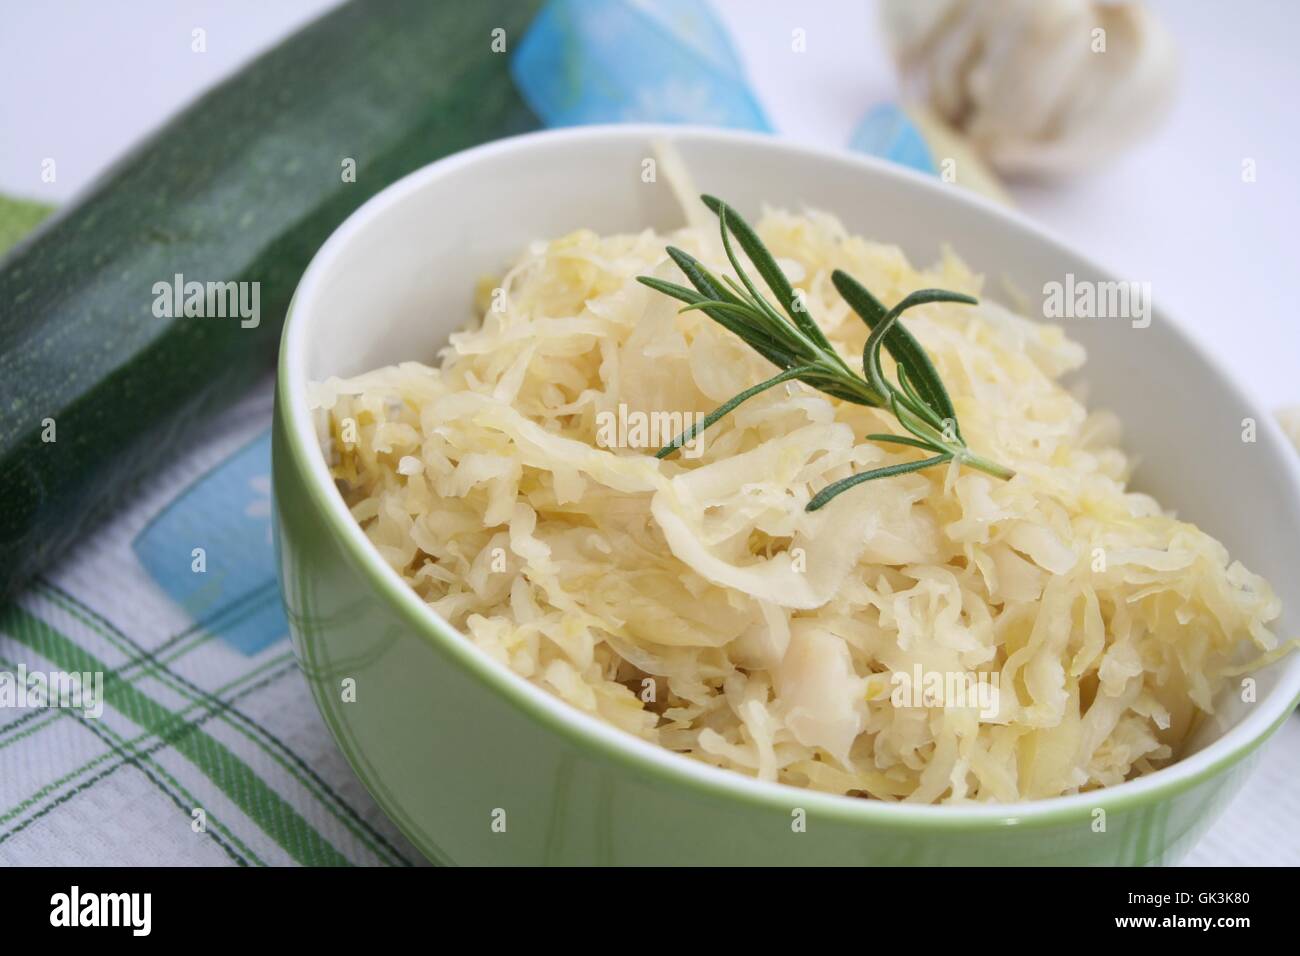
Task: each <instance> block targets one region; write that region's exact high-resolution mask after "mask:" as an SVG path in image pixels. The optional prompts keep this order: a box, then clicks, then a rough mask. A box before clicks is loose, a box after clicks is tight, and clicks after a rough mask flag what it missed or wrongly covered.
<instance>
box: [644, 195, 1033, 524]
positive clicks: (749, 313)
mask: <svg viewBox="0 0 1300 956" xmlns="http://www.w3.org/2000/svg"><path fill="white" fill-rule="evenodd" d="M701 199H703V201H704V204H705V205H706V206H707V207H708V208H709V209H711V210H712V211H713V212H714V213H716V214H717V216H718V227H719V231H720V232H721V234H722V247H723V249H724V250H725V252H726V254H727V260H728V261H729V262H730V263H731V267H732V269H733V270H734V271H735V273H736V278H735V279H733V278H732V277H731V276H726V275H724V276H722V277H720V278H719V277H718V276H717V275H715V274H714V273H712V272H710V271H709V269H708V267H707V266H705V265H704V264H703V263H702V262H700V261H699V260H698V259H696V258H695V257H694V256H692V255H690V254H689V253H687V252H684V251H683V250H681V249H678V248H675V247H673V246H668V247H667V250H668V255H669V256H670V257H671V258H672V260H673V261H674V262H675V263H676V264H677V266H678V268H680V269H681V270H682V273H683V274H684V275H685V276H686V278H687V279H688V280H690V283H691V285H693V286H694V287H695V288H694V290H691V289H688V288H686V287H685V286H680V285H677V284H676V283H672V282H666V281H664V280H663V279H659V278H656V277H654V276H638V277H637V278H638V280H639V281H640V282H642V283H644V284H645V285H647V286H649V287H650V288H652V289H654V290H655V291H656V292H661V293H663V294H664V295H668V296H672V297H673V298H675V299H678V300H679V301H681V302H685V303H686V304H685V305H684V306H683V307H682V309H681V310H680V311H682V312H690V311H700V312H703V313H704V314H705V315H707V316H708V317H709V318H711V319H713V320H714V321H715V322H717V323H718V324H719V325H721V326H722V327H723V328H725V329H727V330H728V331H729V332H732V333H734V334H735V335H737V336H738V337H740V338H741V339H742V340H743V341H744V342H745V343H746V344H747V345H749V346H750V348H752V349H754V351H756V352H758V354H760V355H762V356H763V357H764V358H765V359H767V360H768V361H769V362H771V363H772V364H773V365H776V366H777V367H778V368H780V369H782V371H781V372H780V373H779V374H777V375H774V376H772V377H771V378H769V379H767V380H766V381H763V382H760V383H759V384H757V385H754V386H752V387H750V388H747V389H744V390H743V391H741V392H740V393H739V394H737V395H735V396H733V397H732V398H730V399H729V400H727V401H726V402H723V403H722V404H721V405H719V406H718V407H717V408H715V409H714V410H713V411H712V412H710V413H709V414H708V415H707V416H705V417H704V419H703V420H702V421H700V422H698V423H697V424H695V425H693V426H691V427H690V428H688V429H686V430H685V431H683V432H682V433H681V434H680V435H678V436H677V437H676V438H674V439H673V440H672V441H671V442H669V443H668V444H667V445H664V446H663V447H662V448H660V449H659V451H658V453H657V454H656V457H658V458H666V457H667V456H668V455H671V454H672V453H673V452H674V451H676V450H677V449H678V448H681V447H683V446H685V445H687V444H688V443H690V442H691V441H693V440H694V439H695V438H696V436H698V435H699V434H700V432H702V431H704V430H705V429H706V428H709V427H710V426H711V425H714V424H715V423H717V422H718V421H720V420H721V419H722V418H723V417H725V416H726V415H728V414H730V413H731V412H732V411H734V410H735V409H736V408H737V406H739V405H740V404H741V403H743V402H746V401H748V400H749V399H751V398H753V397H754V396H755V395H758V394H760V393H762V392H765V391H767V390H768V389H769V388H774V387H776V386H777V385H781V384H783V383H785V382H789V381H792V380H798V381H801V382H803V383H804V384H806V385H811V386H812V387H813V388H815V389H817V390H818V391H821V392H824V393H826V394H828V395H831V396H833V397H835V398H839V399H842V400H844V401H849V402H853V403H855V404H858V405H868V406H871V407H873V408H884V409H888V410H889V411H890V412H892V413H893V415H894V418H895V419H897V421H898V423H899V424H900V425H902V426H903V428H904V429H906V430H907V431H908V432H910V433H911V435H912V436H913V437H910V438H908V437H906V436H899V435H868V436H867V438H868V439H871V440H873V441H884V442H892V443H894V444H901V445H909V446H912V447H915V448H920V449H922V450H925V451H929V452H933V453H934V454H933V456H932V457H930V458H924V459H920V460H918V461H912V462H904V463H902V464H895V465H889V466H886V467H883V468H874V469H872V470H870V471H864V472H859V473H857V474H855V475H850V476H849V477H847V478H843V479H841V480H839V481H836V482H833V483H831V484H829V485H827V486H826V487H825V488H823V489H822V490H821V491H820V492H818V493H817V494H816V495H814V496H813V497H812V499H811V500H810V501H809V502H808V505H807V509H808V510H809V511H816V510H817V509H819V508H821V507H822V506H824V505H825V504H826V503H827V502H829V501H830V500H831V499H833V498H835V497H836V496H837V495H839V494H841V493H842V492H845V491H848V490H849V489H850V488H853V487H855V486H856V485H860V484H862V483H863V482H866V481H872V480H875V479H877V478H888V477H890V476H892V475H902V474H908V473H909V472H914V471H920V470H921V469H923V468H931V467H934V466H935V465H942V464H946V463H948V462H951V461H956V462H958V463H959V464H962V465H967V466H969V467H971V468H974V469H976V470H977V471H982V472H984V473H985V474H988V475H992V476H993V477H995V478H1001V479H1003V480H1006V479H1009V478H1011V477H1013V476H1014V474H1015V472H1013V471H1012V470H1011V469H1010V468H1006V467H1004V466H1003V465H999V464H998V463H996V462H994V461H990V460H989V459H987V458H983V457H981V456H979V455H976V454H975V453H974V452H972V451H971V450H970V449H969V448H967V447H966V441H965V439H964V438H963V437H962V434H961V427H960V426H959V425H958V423H957V413H956V411H955V410H954V409H953V404H952V399H951V398H950V397H949V395H948V390H947V389H946V388H945V387H944V384H943V381H942V380H941V379H940V378H939V373H938V372H937V371H936V370H935V367H934V363H932V362H931V361H930V359H929V356H927V355H926V354H925V350H924V349H923V348H922V347H921V345H920V343H918V342H917V341H916V339H914V338H913V337H912V335H911V333H909V332H908V331H907V330H906V329H905V328H903V326H902V325H901V323H900V322H899V319H900V317H901V316H902V314H903V313H904V312H906V311H907V310H908V309H911V308H915V307H916V306H920V305H926V304H928V303H932V302H952V303H962V304H966V305H977V304H978V300H976V299H974V298H972V297H971V296H969V295H965V294H964V293H960V292H949V291H946V290H944V289H920V290H918V291H916V292H912V293H910V294H909V295H907V296H905V297H904V298H903V299H902V300H901V301H899V302H898V303H897V304H896V305H895V306H894V307H893V308H892V309H886V308H885V307H884V305H882V304H881V303H880V301H879V300H878V299H877V298H876V297H875V296H874V295H872V294H871V293H870V292H869V291H868V290H867V288H866V287H865V286H863V285H862V284H860V283H859V282H857V281H856V280H855V279H854V278H853V277H852V276H850V275H848V274H847V273H845V272H842V271H840V270H836V271H835V273H834V274H833V275H832V282H833V283H834V285H835V288H836V290H837V291H838V292H839V293H840V295H841V296H842V297H843V298H844V301H845V302H847V303H848V304H849V307H850V308H852V309H853V311H854V312H856V313H857V314H858V316H859V317H860V318H861V319H862V321H863V322H865V323H866V324H867V327H868V328H869V329H871V334H870V335H869V336H868V337H867V343H866V346H865V347H864V348H863V350H862V374H861V375H859V374H857V373H856V372H855V371H854V370H853V369H852V368H850V367H849V365H848V363H847V362H846V361H845V360H844V357H843V356H842V355H840V353H839V352H837V351H836V350H835V347H834V346H833V345H831V343H830V340H829V339H827V337H826V333H825V332H823V331H822V328H821V326H820V325H818V324H817V322H816V320H814V319H813V317H812V316H811V315H810V314H809V313H808V309H807V307H806V305H805V303H804V299H803V296H802V295H801V294H800V293H799V292H798V291H797V290H796V289H795V288H794V286H792V285H791V283H790V280H789V279H788V278H787V277H786V275H785V273H784V272H782V271H781V267H780V266H779V265H778V264H777V262H776V259H775V258H774V257H773V256H772V254H771V252H769V251H768V249H767V247H766V246H764V245H763V241H762V240H761V239H759V237H758V233H756V232H755V231H754V230H753V228H752V227H751V226H750V225H749V223H747V222H745V220H744V218H743V217H742V216H741V215H740V214H739V213H737V212H736V211H735V210H734V209H732V208H731V207H730V206H728V205H727V204H726V203H725V202H723V201H722V200H720V199H717V198H715V197H713V196H702V197H701ZM733 236H734V238H735V239H736V241H737V242H738V243H739V244H740V247H741V249H743V250H744V252H745V255H747V256H748V257H749V260H750V262H752V263H753V264H754V268H755V269H756V270H757V271H758V274H759V275H760V276H761V277H762V279H763V281H764V282H765V283H766V284H767V287H768V289H770V290H771V292H772V294H773V295H774V296H775V297H776V301H777V302H778V303H779V304H780V306H781V308H782V309H783V310H784V314H782V312H780V311H778V310H777V308H776V307H775V306H773V305H772V304H771V302H769V301H768V300H767V298H766V297H765V296H764V295H763V293H762V292H760V291H759V289H758V286H757V285H755V284H754V281H753V280H752V279H751V278H750V277H749V274H748V273H747V272H746V271H745V269H744V267H743V266H742V265H741V264H740V259H739V257H738V256H737V255H736V251H735V249H734V248H733V247H732V244H731V240H732V237H733ZM882 348H883V349H886V350H888V352H889V354H890V355H891V356H893V359H894V362H895V366H896V368H897V376H898V384H895V383H894V382H891V381H890V380H889V379H888V378H886V376H885V373H884V369H883V368H882V367H881V364H880V351H881V349H882Z"/></svg>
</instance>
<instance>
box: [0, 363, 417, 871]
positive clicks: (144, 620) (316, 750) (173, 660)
mask: <svg viewBox="0 0 1300 956" xmlns="http://www.w3.org/2000/svg"><path fill="white" fill-rule="evenodd" d="M270 409H271V383H270V381H267V382H265V383H264V384H263V386H262V387H260V388H259V389H258V390H257V391H256V392H255V393H254V394H252V395H250V396H249V397H248V398H247V399H246V400H245V401H243V402H242V403H240V404H239V405H238V406H237V407H235V408H232V409H231V410H230V412H229V413H228V414H227V415H226V416H224V418H223V419H222V420H221V421H219V422H217V423H215V424H214V426H213V428H212V431H211V435H210V436H209V437H208V439H207V441H206V442H205V443H204V444H203V446H202V447H201V448H200V449H198V450H197V451H195V452H194V453H192V454H190V455H188V456H186V457H184V458H183V459H181V460H179V461H177V462H176V463H175V464H174V465H173V466H172V467H171V468H170V469H169V470H168V472H167V473H165V474H163V475H160V476H159V477H158V479H157V481H156V482H155V483H154V485H153V487H152V488H150V489H148V490H147V491H146V493H144V494H143V495H142V496H141V497H140V498H139V499H138V500H137V501H136V502H135V503H134V504H133V506H132V507H131V508H130V509H128V510H127V511H125V512H123V513H121V514H119V515H118V516H117V517H116V518H115V519H114V520H113V521H112V522H111V523H110V524H108V525H107V526H105V527H103V528H101V529H99V530H98V531H96V532H95V533H94V534H93V535H92V536H91V537H90V538H89V539H88V540H87V541H86V542H85V544H84V546H83V547H82V548H81V549H79V550H78V551H77V552H76V553H75V554H73V555H71V556H70V557H69V558H67V559H66V560H64V561H63V562H62V563H61V564H60V565H59V566H58V567H57V568H55V569H54V570H53V571H51V572H49V573H48V574H47V575H46V576H45V577H44V578H43V579H41V580H40V581H38V582H37V583H36V584H35V585H33V586H32V587H30V588H29V589H28V590H27V591H26V592H25V593H24V594H23V595H22V596H21V597H20V598H19V599H18V600H17V601H15V602H14V603H13V604H11V605H9V606H8V607H5V608H3V609H0V682H3V680H4V675H5V674H8V675H10V677H11V678H16V677H17V676H19V675H20V673H23V672H25V673H26V675H27V677H28V681H29V682H30V680H31V675H34V674H41V675H50V674H60V673H75V674H80V673H96V672H98V673H102V674H103V697H104V707H103V710H102V713H101V714H99V715H98V716H95V715H94V711H93V710H92V709H90V708H83V709H76V708H71V707H45V706H35V705H34V704H33V702H32V701H31V700H27V701H26V702H25V703H26V704H27V706H14V705H13V701H10V702H9V704H10V705H9V706H0V864H41V865H59V864H66V865H102V864H125V865H129V864H153V865H157V864H165V865H190V864H193V865H220V864H240V865H245V864H246V865H290V864H304V865H346V864H361V865H382V864H395V865H401V864H412V863H416V862H419V861H421V859H422V858H421V857H420V855H419V853H418V851H416V850H415V849H414V848H413V847H412V846H411V845H410V844H409V843H407V841H406V840H405V839H403V838H402V836H401V835H400V834H399V833H398V832H397V830H396V828H395V827H394V826H393V825H392V824H391V823H390V822H389V821H388V820H387V818H386V817H384V815H383V814H382V812H381V811H380V810H379V808H378V807H377V806H376V805H375V803H374V801H373V800H371V798H370V796H369V795H368V794H367V793H366V791H365V789H364V788H363V787H362V786H361V784H360V783H359V782H358V781H357V779H356V777H355V776H354V775H353V773H352V771H351V769H350V768H349V767H348V766H347V764H346V762H345V761H344V759H343V757H342V756H341V755H340V753H339V751H338V750H337V748H336V747H335V746H334V743H333V741H332V739H331V738H330V736H329V734H328V732H327V731H326V729H325V727H324V724H323V723H322V721H321V719H320V717H319V715H318V714H317V712H316V708H315V705H314V704H313V702H312V699H311V695H310V693H309V692H308V690H307V687H306V684H305V682H304V680H303V677H302V674H301V673H300V671H299V669H298V666H297V664H296V662H295V660H294V657H293V653H292V650H291V647H290V643H289V641H288V640H287V639H286V638H287V635H286V634H285V632H284V630H283V629H282V628H281V629H280V631H279V633H270V634H268V635H267V639H266V640H263V641H260V642H259V643H258V646H257V647H256V648H251V647H250V646H249V645H248V644H247V642H243V643H241V642H238V641H231V640H229V639H228V638H229V637H230V635H232V634H235V633H238V632H239V625H240V622H246V621H249V620H262V621H266V620H268V619H272V620H274V619H276V618H274V617H270V616H269V615H268V611H273V612H274V614H275V615H277V616H278V615H279V614H280V612H279V601H280V597H279V592H278V589H277V587H276V586H275V583H274V580H273V579H272V580H270V581H264V582H262V584H261V585H260V586H259V587H257V588H255V589H253V590H251V591H248V592H237V591H235V590H232V589H229V588H227V589H225V593H223V594H221V595H220V596H219V597H218V598H217V599H215V600H211V601H209V602H208V603H207V606H206V607H205V608H204V609H203V611H202V613H200V614H197V615H193V616H192V613H191V611H190V610H187V609H186V608H185V607H184V606H183V605H182V604H179V603H177V602H176V601H175V600H174V599H173V598H172V597H171V596H169V595H168V594H167V593H165V592H164V590H163V589H162V588H161V587H160V586H159V584H158V583H157V582H156V581H155V580H154V579H153V578H151V577H150V575H149V573H148V572H147V570H146V568H145V566H144V564H143V563H142V562H141V560H140V559H139V556H138V555H137V553H136V551H135V549H134V547H133V545H134V543H135V542H136V541H137V540H138V539H139V538H140V535H141V533H142V531H144V530H146V529H147V528H148V527H149V526H150V524H151V522H153V521H154V519H155V518H156V517H157V516H158V515H159V514H160V513H162V512H164V511H165V510H166V509H167V508H168V506H169V505H171V504H172V503H173V502H174V501H175V500H176V499H177V498H178V497H180V498H182V499H183V498H184V495H185V492H186V489H188V488H192V487H194V486H195V483H196V482H199V483H200V484H201V483H202V482H201V479H202V478H203V476H204V475H205V474H207V473H209V472H211V471H213V470H214V469H217V468H218V466H220V465H222V464H223V463H224V462H225V461H227V460H228V459H230V457H231V454H232V452H233V451H236V450H237V449H239V448H240V447H243V446H245V445H247V443H248V442H249V440H250V438H252V437H253V436H255V435H256V434H258V433H259V432H261V431H263V430H264V429H265V428H266V426H267V425H268V424H269V421H270ZM185 547H186V548H188V542H185ZM268 548H269V545H268ZM278 619H280V620H282V618H278ZM20 669H21V670H20ZM11 686H12V685H11ZM2 693H3V686H0V694H2ZM35 703H36V704H39V703H41V702H40V701H36V702H35Z"/></svg>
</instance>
